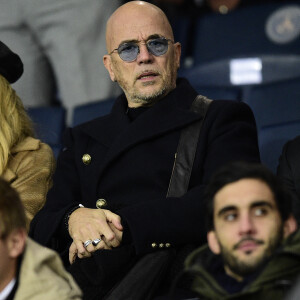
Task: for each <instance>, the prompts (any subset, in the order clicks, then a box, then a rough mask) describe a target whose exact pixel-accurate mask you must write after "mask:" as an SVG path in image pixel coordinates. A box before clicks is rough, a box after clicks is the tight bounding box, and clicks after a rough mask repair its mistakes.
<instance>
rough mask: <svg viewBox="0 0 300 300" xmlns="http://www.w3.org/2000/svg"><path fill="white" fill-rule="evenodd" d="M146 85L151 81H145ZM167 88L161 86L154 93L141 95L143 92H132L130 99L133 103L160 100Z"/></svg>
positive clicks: (149, 103)
mask: <svg viewBox="0 0 300 300" xmlns="http://www.w3.org/2000/svg"><path fill="white" fill-rule="evenodd" d="M146 85H152V83H147V84H145V86H146ZM166 91H167V88H166V87H163V88H162V89H160V90H159V91H157V92H156V93H153V94H151V95H143V94H133V95H132V97H131V101H132V102H134V103H141V104H144V105H151V104H153V103H155V102H156V101H158V100H160V99H161V98H162V97H163V96H164V95H165V93H166Z"/></svg>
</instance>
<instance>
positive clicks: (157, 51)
mask: <svg viewBox="0 0 300 300" xmlns="http://www.w3.org/2000/svg"><path fill="white" fill-rule="evenodd" d="M147 48H148V50H149V51H150V52H151V53H152V54H154V55H155V56H160V55H163V54H165V53H166V52H167V50H168V40H167V39H164V38H158V39H153V40H150V41H148V42H147Z"/></svg>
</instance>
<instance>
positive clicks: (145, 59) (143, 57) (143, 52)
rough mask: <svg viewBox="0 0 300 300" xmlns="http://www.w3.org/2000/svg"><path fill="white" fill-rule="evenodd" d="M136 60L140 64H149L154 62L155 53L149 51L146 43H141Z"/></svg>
mask: <svg viewBox="0 0 300 300" xmlns="http://www.w3.org/2000/svg"><path fill="white" fill-rule="evenodd" d="M136 61H137V63H138V64H142V63H147V64H149V63H152V62H153V54H152V53H150V52H149V50H148V48H147V46H146V44H145V43H140V51H139V53H138V56H137V58H136Z"/></svg>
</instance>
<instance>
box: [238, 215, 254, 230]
mask: <svg viewBox="0 0 300 300" xmlns="http://www.w3.org/2000/svg"><path fill="white" fill-rule="evenodd" d="M255 231H256V230H255V224H254V220H253V218H252V217H251V215H250V214H244V215H242V216H241V217H240V220H239V232H240V235H244V234H253V233H255Z"/></svg>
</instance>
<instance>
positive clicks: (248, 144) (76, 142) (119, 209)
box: [30, 79, 260, 254]
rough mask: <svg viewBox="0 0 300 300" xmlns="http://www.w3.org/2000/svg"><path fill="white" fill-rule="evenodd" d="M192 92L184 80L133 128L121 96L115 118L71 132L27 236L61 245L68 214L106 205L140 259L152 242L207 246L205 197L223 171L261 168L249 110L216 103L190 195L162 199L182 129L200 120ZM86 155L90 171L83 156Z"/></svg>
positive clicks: (200, 148) (205, 128) (208, 118)
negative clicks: (100, 202)
mask: <svg viewBox="0 0 300 300" xmlns="http://www.w3.org/2000/svg"><path fill="white" fill-rule="evenodd" d="M196 95H197V93H196V91H195V90H194V89H193V88H192V87H191V86H190V85H189V83H188V82H187V81H186V80H185V79H179V80H178V81H177V87H176V89H174V90H173V91H172V92H170V93H169V94H168V95H167V96H166V97H165V98H163V99H162V100H160V101H159V102H157V103H156V104H155V105H154V106H153V107H151V108H149V109H148V110H146V111H145V112H144V113H142V114H141V115H140V116H139V117H138V118H137V119H135V120H134V121H133V122H130V121H129V118H128V116H127V115H126V110H127V101H126V98H125V96H124V95H121V96H120V97H119V98H118V99H117V100H116V102H115V105H114V107H113V109H112V112H111V113H110V114H109V115H107V116H104V117H100V118H98V119H95V120H93V121H90V122H88V123H85V124H83V125H79V126H77V127H75V128H72V129H69V130H68V131H67V133H66V137H65V148H64V149H63V151H62V152H61V153H60V155H59V157H58V161H57V169H56V173H55V175H54V184H53V187H52V189H51V190H50V191H49V193H48V197H47V202H46V204H45V206H44V207H43V208H42V210H41V211H40V212H39V213H38V214H37V215H36V217H35V218H34V220H33V221H32V224H31V230H30V235H31V236H32V237H33V238H34V239H35V240H36V241H38V242H40V243H41V244H43V245H46V246H50V245H51V239H52V238H53V237H54V236H55V237H56V239H58V240H59V239H61V241H60V242H61V244H62V245H63V246H64V247H65V248H66V249H67V247H68V245H69V243H70V241H68V242H67V241H66V239H65V237H64V235H63V234H61V232H59V231H60V230H62V228H64V226H62V223H63V218H64V216H65V214H66V213H67V212H68V210H70V209H71V208H72V207H74V206H76V205H78V204H79V203H81V204H83V205H84V206H85V207H89V208H96V201H97V199H99V198H104V199H106V201H107V207H105V208H106V209H109V210H111V211H112V212H114V213H116V214H118V215H120V216H121V218H122V220H123V221H125V223H126V228H127V230H129V231H130V236H131V238H132V242H133V245H134V249H135V252H136V253H137V254H144V253H148V252H152V251H156V249H159V247H157V248H153V243H156V244H157V245H161V246H162V247H165V246H166V244H169V245H170V246H171V247H176V246H178V245H182V244H186V243H194V244H200V243H201V242H203V241H205V240H206V233H205V228H204V215H205V212H204V211H203V210H204V208H203V201H202V197H203V191H204V188H205V186H206V184H207V182H208V180H209V179H210V177H211V175H212V174H213V173H214V172H215V171H216V170H217V169H218V168H219V167H220V166H222V165H223V164H225V163H227V162H229V161H234V160H244V161H249V162H259V160H260V159H259V150H258V143H257V132H256V125H255V121H254V117H253V114H252V111H251V110H250V108H249V107H248V106H247V105H246V104H244V103H239V102H234V101H228V100H226V101H224V100H218V101H213V102H212V104H211V105H210V107H209V110H208V112H207V115H206V119H205V122H204V124H203V126H202V130H201V133H200V137H199V143H198V147H197V152H196V156H195V161H194V165H193V170H192V174H191V179H190V184H189V189H188V192H187V193H186V194H185V195H184V196H182V197H179V198H166V194H167V190H168V185H169V180H170V176H171V173H172V168H173V163H174V157H175V153H176V148H177V145H178V139H179V135H180V131H181V129H182V128H184V127H186V126H188V125H190V124H192V123H193V122H195V121H197V120H199V118H200V117H199V115H198V114H196V113H194V112H191V111H190V106H191V104H192V102H193V100H194V98H195V97H196ZM84 154H89V155H90V157H91V162H90V164H88V165H86V164H84V163H83V160H82V157H83V155H84Z"/></svg>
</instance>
